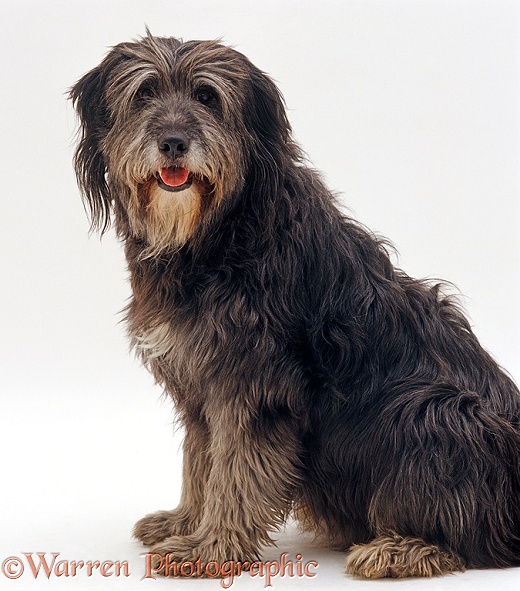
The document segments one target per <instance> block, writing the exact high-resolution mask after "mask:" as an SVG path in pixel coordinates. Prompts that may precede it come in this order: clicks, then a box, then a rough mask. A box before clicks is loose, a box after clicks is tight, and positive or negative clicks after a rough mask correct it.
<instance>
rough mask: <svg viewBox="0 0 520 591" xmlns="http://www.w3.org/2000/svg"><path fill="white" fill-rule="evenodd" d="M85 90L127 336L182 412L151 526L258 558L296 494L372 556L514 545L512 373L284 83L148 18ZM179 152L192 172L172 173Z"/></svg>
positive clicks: (484, 560) (375, 560)
mask: <svg viewBox="0 0 520 591" xmlns="http://www.w3.org/2000/svg"><path fill="white" fill-rule="evenodd" d="M71 97H72V100H73V101H74V104H75V106H76V108H77V110H78V113H79V116H80V119H81V125H82V127H81V139H80V142H79V146H78V149H77V152H76V157H75V166H76V172H77V175H78V179H79V184H80V186H81V189H82V191H83V194H84V197H85V200H86V204H87V206H88V208H89V210H90V213H91V216H92V224H93V227H94V228H100V229H101V230H103V231H105V230H106V229H107V228H108V227H109V225H110V223H111V220H112V219H113V222H114V224H115V227H116V231H117V234H118V236H119V237H120V238H121V239H122V241H123V242H124V245H125V252H126V256H127V260H128V265H129V269H130V273H131V282H132V290H133V299H132V301H131V303H130V304H129V306H128V309H127V320H128V326H129V332H130V335H131V338H132V342H133V345H134V347H135V348H136V350H137V351H138V352H139V353H140V355H141V356H142V359H143V362H144V363H145V364H146V365H147V366H148V367H149V369H150V370H151V371H152V373H153V375H154V376H155V378H156V380H157V381H158V382H159V383H160V384H161V385H162V386H163V387H164V389H165V391H166V392H167V393H168V394H169V395H170V396H171V397H172V398H173V400H174V402H175V404H176V408H177V410H178V413H179V416H180V420H181V421H182V424H183V425H184V427H185V428H186V439H185V443H184V468H183V479H184V480H183V489H182V500H181V503H180V506H179V507H178V508H177V509H175V510H174V511H163V512H160V513H157V514H154V515H151V516H148V517H145V518H144V519H143V520H141V521H140V522H139V523H138V524H137V525H136V528H135V535H136V536H137V537H138V538H139V539H140V540H142V541H143V542H144V543H145V544H146V545H148V546H151V547H152V551H153V552H156V553H158V554H162V555H164V554H171V560H173V559H176V560H179V561H189V560H196V559H198V558H199V557H200V558H201V560H202V561H203V562H208V561H213V560H216V561H220V562H223V561H225V560H242V561H244V560H251V559H254V558H256V557H258V556H259V554H260V552H261V550H262V547H263V546H264V545H265V544H269V543H270V535H269V534H270V532H272V531H273V530H274V529H275V528H276V527H277V526H278V525H279V524H281V523H282V522H283V521H284V520H285V519H286V517H287V516H288V515H289V514H290V513H291V511H294V513H295V514H296V515H297V516H298V518H299V519H300V520H301V522H302V523H303V524H305V525H306V527H308V528H311V529H313V530H315V531H316V532H318V533H320V534H321V535H322V536H323V537H325V538H326V540H327V541H328V543H330V544H331V545H332V546H334V547H338V548H343V549H345V550H349V549H350V551H349V554H348V556H347V570H348V572H350V573H353V574H357V575H361V576H366V577H384V576H396V577H402V576H431V575H436V574H440V573H443V572H448V571H451V570H454V569H463V568H471V567H479V568H480V567H507V566H512V565H519V564H520V539H519V536H520V508H519V503H518V495H519V493H520V482H519V479H520V461H519V458H520V454H519V450H520V427H519V417H520V395H519V392H518V390H517V388H516V387H515V385H514V384H513V382H512V381H511V380H510V379H509V377H508V376H507V375H506V374H505V373H504V372H503V371H502V370H501V369H500V368H499V367H498V365H497V364H496V363H495V362H494V361H493V359H492V358H491V357H490V356H489V355H488V354H487V353H486V352H485V351H484V350H483V349H482V347H481V346H480V345H479V343H478V341H477V339H476V337H475V336H474V335H473V333H472V331H471V328H470V326H469V324H468V322H467V320H466V319H465V317H464V316H463V314H462V313H461V312H460V310H459V309H458V308H457V306H456V305H455V304H454V302H453V301H452V300H451V299H450V298H449V297H447V296H445V295H443V292H442V287H441V286H439V285H430V284H428V283H426V282H422V281H417V280H414V279H412V278H410V277H408V276H407V275H406V274H405V273H403V272H402V271H400V270H399V269H396V268H394V267H393V266H392V264H391V262H390V259H389V256H388V254H387V251H386V249H385V246H384V244H383V243H382V242H381V241H379V240H377V239H376V238H375V237H374V236H373V235H372V234H371V233H370V232H368V231H367V230H366V229H364V228H363V227H361V226H360V225H359V224H357V223H356V222H354V221H352V220H351V219H349V218H347V217H346V216H345V215H343V214H342V213H341V212H340V211H339V210H338V208H337V206H336V204H335V200H334V197H333V196H332V194H331V193H330V192H329V191H328V190H327V188H326V187H325V186H324V184H323V182H322V181H321V179H320V176H319V175H318V174H317V173H315V172H314V171H313V170H311V169H310V168H308V167H307V166H306V165H305V163H304V159H303V157H302V154H301V152H300V150H299V148H298V147H297V145H296V144H295V143H294V142H293V141H292V139H291V130H290V127H289V124H288V121H287V118H286V115H285V110H284V106H283V101H282V99H281V96H280V93H279V92H278V90H277V88H276V87H275V85H274V84H273V83H272V81H271V80H270V79H269V78H268V77H267V76H266V75H264V74H263V73H262V72H260V71H259V70H258V69H257V68H256V67H255V66H253V65H252V64H251V63H250V62H249V61H248V60H247V58H245V57H244V56H243V55H241V54H240V53H238V52H236V51H234V50H232V49H229V48H227V47H224V46H222V45H221V44H219V43H216V42H211V41H201V42H197V41H192V42H187V43H182V42H181V41H179V40H176V39H173V38H157V37H152V36H151V35H149V34H148V36H146V37H145V38H143V39H142V40H141V41H138V42H134V43H123V44H120V45H118V46H116V47H115V48H114V49H113V50H112V51H111V52H110V53H109V54H108V56H107V57H106V58H105V60H104V61H103V62H102V63H101V64H100V65H99V66H98V67H96V68H94V69H93V70H92V71H91V72H89V73H88V74H86V75H85V76H84V77H83V78H82V79H81V80H79V82H78V83H77V84H76V85H75V86H74V87H73V89H72V91H71ZM164 137H168V138H169V139H171V138H172V137H173V138H174V139H175V142H176V143H175V145H174V144H171V142H170V144H171V145H172V146H173V148H171V149H170V144H164ZM165 146H166V147H165ZM169 166H176V167H181V168H184V169H186V170H188V171H189V172H190V181H189V182H190V183H191V185H190V187H189V188H186V189H185V190H182V191H181V190H176V189H175V190H170V189H167V190H165V189H164V187H162V188H161V185H160V182H159V181H158V180H157V179H158V175H159V171H161V169H162V168H164V167H169Z"/></svg>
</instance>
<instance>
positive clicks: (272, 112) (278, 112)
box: [247, 66, 291, 155]
mask: <svg viewBox="0 0 520 591" xmlns="http://www.w3.org/2000/svg"><path fill="white" fill-rule="evenodd" d="M251 83H252V90H253V103H252V105H250V107H251V106H252V108H250V109H249V110H248V113H247V117H248V118H249V122H248V123H249V125H250V129H253V130H255V132H256V135H257V137H258V139H259V140H260V143H261V144H262V147H263V149H268V150H269V151H270V152H272V151H275V150H276V148H278V149H280V148H281V150H282V153H283V154H285V151H286V149H287V147H288V146H287V143H290V141H291V139H290V138H291V126H290V124H289V120H288V119H287V115H286V113H285V103H284V100H283V97H282V94H281V92H280V91H279V90H278V87H277V86H276V84H275V83H274V82H273V81H272V80H271V78H269V76H267V75H266V74H264V73H263V72H262V71H260V70H258V69H257V68H256V67H255V66H253V68H252V72H251ZM273 155H274V154H273Z"/></svg>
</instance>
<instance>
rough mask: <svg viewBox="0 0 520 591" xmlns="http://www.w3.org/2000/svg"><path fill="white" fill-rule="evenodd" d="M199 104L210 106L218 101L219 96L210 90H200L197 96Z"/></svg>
mask: <svg viewBox="0 0 520 591" xmlns="http://www.w3.org/2000/svg"><path fill="white" fill-rule="evenodd" d="M196 98H197V100H198V101H199V103H202V104H203V105H208V106H210V105H211V104H213V103H215V102H216V101H217V95H216V94H215V93H214V92H213V91H212V90H211V89H210V88H200V89H199V90H198V91H197V95H196Z"/></svg>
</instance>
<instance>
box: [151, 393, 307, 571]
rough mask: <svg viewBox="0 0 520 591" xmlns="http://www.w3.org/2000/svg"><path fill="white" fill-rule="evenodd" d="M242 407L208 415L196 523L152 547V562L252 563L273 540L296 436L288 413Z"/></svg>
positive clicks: (292, 473)
mask: <svg viewBox="0 0 520 591" xmlns="http://www.w3.org/2000/svg"><path fill="white" fill-rule="evenodd" d="M246 412H247V411H245V410H244V408H243V407H242V408H241V409H240V413H237V410H236V405H235V406H233V407H232V406H227V407H221V408H220V409H219V410H218V411H216V412H214V413H212V414H211V416H208V423H209V427H210V447H209V455H210V457H211V467H210V471H209V475H208V481H207V483H206V487H205V498H204V505H203V510H202V515H201V520H200V523H199V526H198V528H197V530H196V531H195V532H193V533H192V534H190V535H187V536H171V537H169V538H166V539H165V540H163V541H162V542H161V543H159V544H157V545H155V546H154V547H153V548H151V550H150V552H151V553H152V554H156V555H157V558H158V560H156V566H159V567H160V565H161V563H162V564H165V563H167V564H172V563H178V564H179V563H182V562H192V563H195V562H197V561H199V560H200V563H202V564H207V563H209V562H216V563H217V564H223V563H225V562H228V561H234V562H242V563H244V562H250V561H253V560H255V559H257V558H258V556H259V552H260V550H261V548H262V546H265V545H268V544H271V543H272V540H271V538H270V537H269V532H270V531H273V530H274V529H276V527H277V526H278V525H279V524H280V523H282V522H283V521H284V519H285V517H286V515H287V513H288V512H289V510H290V505H291V500H292V498H293V495H294V491H295V489H296V487H297V486H298V482H299V478H300V475H299V470H300V468H299V438H298V436H297V430H296V427H295V426H294V423H293V421H292V420H291V419H288V418H287V417H288V416H290V415H288V414H287V413H286V414H285V416H284V419H283V420H281V419H280V418H276V417H275V416H274V415H273V416H262V417H261V418H258V417H254V416H253V415H252V414H251V415H249V416H245V413H246ZM277 417H279V414H278V415H277ZM166 555H168V560H167V561H161V560H160V559H159V556H163V557H164V556H166ZM160 570H161V569H160V568H159V572H160ZM163 574H166V575H168V574H170V573H168V572H163Z"/></svg>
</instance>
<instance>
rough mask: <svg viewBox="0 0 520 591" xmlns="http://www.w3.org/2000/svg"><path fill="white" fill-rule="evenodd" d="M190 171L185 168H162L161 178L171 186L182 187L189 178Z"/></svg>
mask: <svg viewBox="0 0 520 591" xmlns="http://www.w3.org/2000/svg"><path fill="white" fill-rule="evenodd" d="M189 174H190V173H189V172H188V171H187V170H186V169H185V168H174V167H170V168H162V169H161V179H162V181H163V183H164V184H165V185H168V186H169V187H180V186H181V185H184V183H185V182H186V181H187V180H188V176H189Z"/></svg>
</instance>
